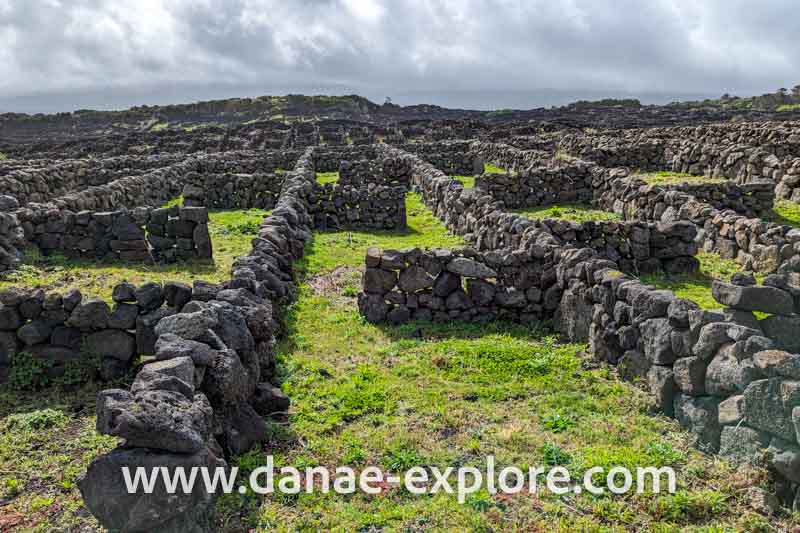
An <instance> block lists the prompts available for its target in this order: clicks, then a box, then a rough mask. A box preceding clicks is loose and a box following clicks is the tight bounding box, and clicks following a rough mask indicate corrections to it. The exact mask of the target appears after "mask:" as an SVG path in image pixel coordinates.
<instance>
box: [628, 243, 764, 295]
mask: <svg viewBox="0 0 800 533" xmlns="http://www.w3.org/2000/svg"><path fill="white" fill-rule="evenodd" d="M696 257H697V259H698V260H699V261H700V269H699V271H698V272H695V273H692V274H673V275H666V274H664V273H657V274H647V275H644V276H642V277H641V280H642V282H644V283H646V284H648V285H652V286H654V287H656V288H657V289H669V290H671V291H672V292H674V293H675V295H676V296H677V297H678V298H686V299H687V300H691V301H693V302H695V303H696V304H697V305H699V306H700V307H702V308H703V309H719V308H720V307H721V305H720V304H719V303H717V301H716V300H714V298H713V297H712V296H711V284H712V283H713V282H714V280H719V281H729V280H730V279H731V276H733V275H734V274H735V273H736V272H739V271H741V266H740V265H739V263H737V262H736V261H735V260H733V259H722V258H721V257H720V256H719V255H718V254H715V253H711V252H699V253H698V254H697V256H696ZM761 277H762V276H758V275H756V278H757V279H758V280H759V281H760V279H761Z"/></svg>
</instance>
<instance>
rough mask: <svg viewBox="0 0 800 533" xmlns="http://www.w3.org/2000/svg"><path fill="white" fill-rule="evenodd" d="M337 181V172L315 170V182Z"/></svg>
mask: <svg viewBox="0 0 800 533" xmlns="http://www.w3.org/2000/svg"><path fill="white" fill-rule="evenodd" d="M338 181H339V173H338V172H317V183H320V184H322V185H324V184H326V183H337V182H338Z"/></svg>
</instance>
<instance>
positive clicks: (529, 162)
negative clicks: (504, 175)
mask: <svg viewBox="0 0 800 533" xmlns="http://www.w3.org/2000/svg"><path fill="white" fill-rule="evenodd" d="M468 150H469V152H470V153H471V154H475V155H477V156H479V157H480V158H482V159H483V160H484V161H486V162H488V163H493V164H494V165H496V166H498V167H500V168H503V169H505V170H507V171H508V172H510V173H525V172H526V171H527V170H528V169H530V168H531V167H534V168H538V167H541V166H543V164H544V163H545V162H546V161H547V160H549V159H551V158H552V153H551V152H547V151H542V150H538V149H520V148H517V147H515V146H511V145H509V144H504V143H489V142H480V141H475V142H472V143H470V145H469V148H468ZM482 173H483V169H481V170H480V171H479V172H476V174H482Z"/></svg>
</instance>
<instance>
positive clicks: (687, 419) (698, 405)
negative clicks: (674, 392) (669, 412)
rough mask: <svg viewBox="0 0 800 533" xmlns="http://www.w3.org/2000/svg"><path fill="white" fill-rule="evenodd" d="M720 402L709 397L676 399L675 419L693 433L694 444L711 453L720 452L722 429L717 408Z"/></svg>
mask: <svg viewBox="0 0 800 533" xmlns="http://www.w3.org/2000/svg"><path fill="white" fill-rule="evenodd" d="M718 404H719V402H718V401H717V400H715V399H714V398H711V397H709V396H699V397H694V396H687V395H685V394H679V395H678V396H676V397H675V418H677V419H678V422H680V424H681V426H683V427H685V428H686V429H688V430H689V432H690V433H692V435H693V437H694V444H695V445H696V446H697V447H698V448H700V449H702V450H706V451H709V452H716V451H717V450H719V439H720V432H721V428H720V425H719V416H718V411H717V406H718Z"/></svg>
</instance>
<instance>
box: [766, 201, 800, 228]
mask: <svg viewBox="0 0 800 533" xmlns="http://www.w3.org/2000/svg"><path fill="white" fill-rule="evenodd" d="M764 220H766V221H767V222H774V223H775V224H780V225H782V226H792V227H795V228H800V204H796V203H794V202H790V201H789V200H776V201H775V205H774V206H773V208H772V212H771V213H769V214H768V215H767V216H766V217H764Z"/></svg>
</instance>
